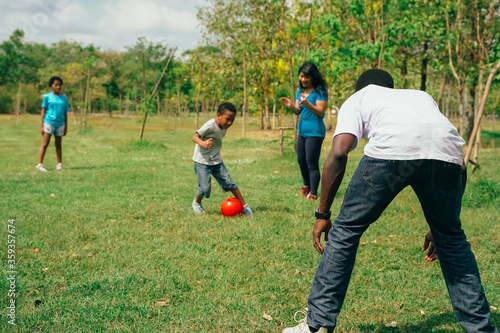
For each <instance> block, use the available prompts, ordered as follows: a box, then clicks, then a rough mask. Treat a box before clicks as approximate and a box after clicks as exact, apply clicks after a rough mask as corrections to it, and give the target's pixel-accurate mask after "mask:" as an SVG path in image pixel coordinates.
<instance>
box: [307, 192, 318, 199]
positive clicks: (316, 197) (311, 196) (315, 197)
mask: <svg viewBox="0 0 500 333" xmlns="http://www.w3.org/2000/svg"><path fill="white" fill-rule="evenodd" d="M316 199H318V196H316V195H313V194H311V193H309V194H308V195H307V200H316Z"/></svg>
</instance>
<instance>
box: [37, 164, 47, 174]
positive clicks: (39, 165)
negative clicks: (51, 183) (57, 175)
mask: <svg viewBox="0 0 500 333" xmlns="http://www.w3.org/2000/svg"><path fill="white" fill-rule="evenodd" d="M36 168H37V169H38V170H40V171H44V172H47V169H45V168H44V167H43V164H42V163H38V164H37V165H36Z"/></svg>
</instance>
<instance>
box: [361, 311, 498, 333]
mask: <svg viewBox="0 0 500 333" xmlns="http://www.w3.org/2000/svg"><path fill="white" fill-rule="evenodd" d="M452 322H457V319H456V318H455V314H453V313H450V312H449V313H443V314H440V315H435V316H431V317H428V318H427V320H425V321H421V322H419V323H416V324H408V325H402V326H398V327H385V325H382V324H361V325H358V329H359V331H360V332H372V333H387V332H398V333H416V332H421V333H428V332H433V333H456V330H454V329H448V328H438V327H439V326H443V325H447V324H449V323H452ZM491 322H492V323H493V324H494V325H495V326H497V328H498V325H499V323H500V314H498V313H492V314H491Z"/></svg>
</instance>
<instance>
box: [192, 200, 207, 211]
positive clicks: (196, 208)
mask: <svg viewBox="0 0 500 333" xmlns="http://www.w3.org/2000/svg"><path fill="white" fill-rule="evenodd" d="M193 210H194V212H195V213H196V214H203V213H205V210H204V209H203V207H202V206H201V203H197V202H196V200H193Z"/></svg>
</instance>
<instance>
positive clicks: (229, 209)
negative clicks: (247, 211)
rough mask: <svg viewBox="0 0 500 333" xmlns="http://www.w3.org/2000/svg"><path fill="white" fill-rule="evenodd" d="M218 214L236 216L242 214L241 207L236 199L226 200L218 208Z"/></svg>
mask: <svg viewBox="0 0 500 333" xmlns="http://www.w3.org/2000/svg"><path fill="white" fill-rule="evenodd" d="M220 212H221V213H222V215H224V216H237V215H241V214H243V205H242V204H241V201H239V200H238V199H236V198H227V199H226V200H224V201H223V202H222V205H221V206H220Z"/></svg>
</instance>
